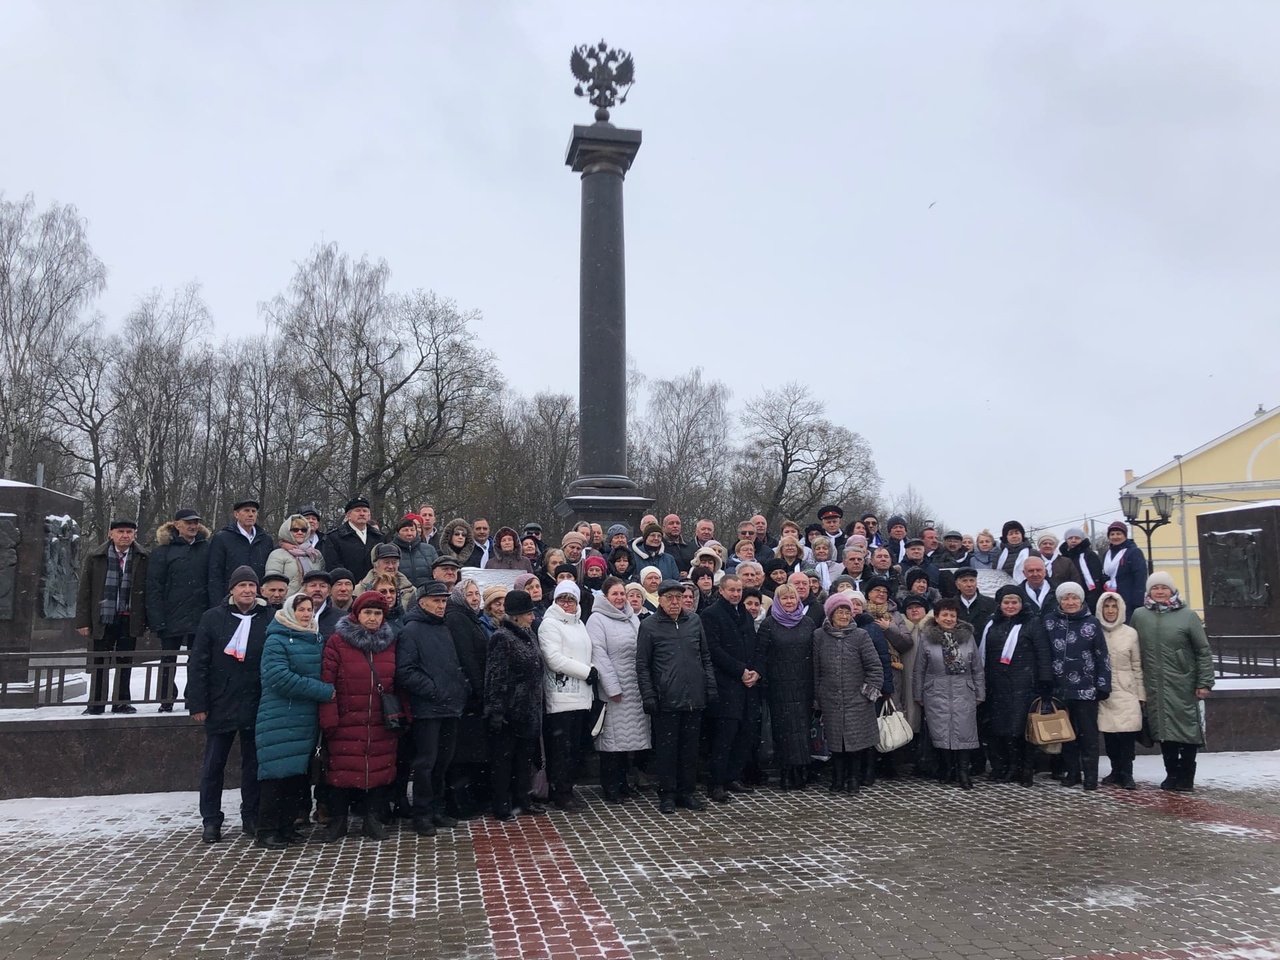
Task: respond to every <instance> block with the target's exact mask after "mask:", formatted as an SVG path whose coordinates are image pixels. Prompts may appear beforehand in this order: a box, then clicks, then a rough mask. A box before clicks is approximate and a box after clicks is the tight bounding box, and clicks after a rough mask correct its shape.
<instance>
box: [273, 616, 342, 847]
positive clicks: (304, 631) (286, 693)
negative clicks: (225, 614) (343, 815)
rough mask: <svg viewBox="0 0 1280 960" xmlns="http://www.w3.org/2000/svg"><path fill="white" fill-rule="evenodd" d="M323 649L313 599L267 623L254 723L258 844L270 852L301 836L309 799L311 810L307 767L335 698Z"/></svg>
mask: <svg viewBox="0 0 1280 960" xmlns="http://www.w3.org/2000/svg"><path fill="white" fill-rule="evenodd" d="M323 651H324V648H323V646H322V644H321V641H320V637H319V635H318V634H317V632H316V622H315V617H314V610H313V609H312V604H311V598H310V597H308V596H307V595H306V594H305V593H295V594H294V595H293V596H291V597H289V598H287V599H286V600H285V602H284V606H283V607H282V608H281V609H280V610H278V611H276V616H275V620H274V621H273V622H272V623H271V624H270V625H269V626H268V627H267V639H266V642H265V643H264V644H263V646H262V699H261V700H259V701H258V718H257V723H256V724H255V725H254V739H255V741H256V742H257V744H258V748H259V749H258V780H259V781H260V782H261V784H262V799H261V801H260V802H259V808H258V810H259V812H258V836H257V845H258V846H260V847H266V848H267V849H269V850H281V849H283V848H284V847H287V846H288V845H289V843H290V842H291V841H298V840H300V839H301V837H300V835H298V834H296V833H295V831H294V830H293V823H294V820H295V819H296V817H297V816H298V815H299V813H301V812H302V810H303V809H304V807H303V804H304V803H305V804H306V809H309V808H310V802H311V801H310V796H309V793H308V790H309V787H308V782H307V771H308V769H309V767H310V764H311V754H312V752H313V751H314V750H315V748H316V741H317V739H318V738H319V736H320V704H322V703H327V702H328V701H330V700H332V699H333V685H332V684H329V683H324V682H322V681H321V680H320V661H321V655H322V653H323Z"/></svg>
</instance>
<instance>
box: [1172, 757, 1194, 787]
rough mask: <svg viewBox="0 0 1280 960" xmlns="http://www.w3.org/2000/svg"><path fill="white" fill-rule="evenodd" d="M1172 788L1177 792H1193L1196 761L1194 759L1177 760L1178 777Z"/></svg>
mask: <svg viewBox="0 0 1280 960" xmlns="http://www.w3.org/2000/svg"><path fill="white" fill-rule="evenodd" d="M1173 789H1174V790H1175V791H1176V792H1178V793H1195V791H1196V762H1195V761H1194V760H1183V761H1179V763H1178V779H1177V781H1176V782H1175V783H1174V785H1173Z"/></svg>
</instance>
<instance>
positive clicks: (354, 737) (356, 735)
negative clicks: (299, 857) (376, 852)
mask: <svg viewBox="0 0 1280 960" xmlns="http://www.w3.org/2000/svg"><path fill="white" fill-rule="evenodd" d="M386 611H387V602H386V600H384V599H383V597H382V595H381V594H379V593H378V592H377V591H376V590H368V591H366V592H365V593H362V594H360V596H359V597H357V598H356V601H355V602H354V603H353V604H352V605H351V614H350V616H346V617H343V618H342V619H341V620H339V621H338V625H337V629H336V630H335V632H334V634H333V636H331V637H330V638H329V641H328V643H326V644H325V648H324V660H323V661H322V665H321V669H320V676H321V677H323V678H324V682H325V683H331V684H333V686H334V688H335V690H336V694H335V696H334V699H333V700H331V701H330V702H328V703H326V704H323V705H322V707H321V709H320V728H321V729H322V730H323V731H324V737H325V742H326V743H327V744H328V746H329V770H328V773H327V774H326V775H325V779H326V781H327V782H328V784H329V786H330V788H331V796H332V802H331V806H330V808H329V814H330V819H329V823H328V825H327V826H326V828H325V837H324V839H325V842H330V841H333V840H337V839H339V838H340V837H344V836H346V833H347V811H348V810H349V809H350V807H351V801H352V800H353V799H354V796H355V793H356V791H364V794H365V797H364V829H363V833H364V835H365V836H366V837H369V838H371V839H373V840H385V839H387V836H388V834H387V828H386V827H385V826H384V825H383V823H382V821H381V820H379V819H378V811H380V810H381V809H382V808H383V807H384V806H385V802H386V793H387V790H388V788H389V787H390V785H391V784H392V783H393V782H394V781H395V778H396V747H397V741H398V735H397V734H396V733H395V732H393V731H391V730H388V729H387V727H386V724H385V723H384V722H383V718H382V699H381V697H380V696H379V695H378V684H377V682H375V680H374V673H375V671H376V673H377V676H378V681H380V682H381V683H382V689H383V692H385V693H391V694H394V693H395V692H396V691H395V678H396V646H395V644H396V641H395V634H394V632H393V631H392V629H391V627H390V626H389V625H388V624H387V622H386Z"/></svg>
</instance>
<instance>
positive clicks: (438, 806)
mask: <svg viewBox="0 0 1280 960" xmlns="http://www.w3.org/2000/svg"><path fill="white" fill-rule="evenodd" d="M431 823H432V824H433V825H434V826H437V827H444V828H445V829H446V830H448V829H452V828H453V827H456V826H457V825H458V821H457V820H456V819H455V818H453V817H451V816H449V815H448V814H447V813H445V812H444V801H443V800H434V801H433V802H432V804H431Z"/></svg>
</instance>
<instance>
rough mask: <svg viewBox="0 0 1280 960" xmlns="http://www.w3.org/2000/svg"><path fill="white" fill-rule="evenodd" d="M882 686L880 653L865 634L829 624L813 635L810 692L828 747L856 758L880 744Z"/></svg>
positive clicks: (858, 628)
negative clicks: (878, 708)
mask: <svg viewBox="0 0 1280 960" xmlns="http://www.w3.org/2000/svg"><path fill="white" fill-rule="evenodd" d="M883 683H884V668H883V667H881V665H880V654H878V653H876V648H875V644H873V643H872V642H871V636H870V634H868V633H867V631H865V630H863V629H861V628H860V627H855V626H853V625H852V624H851V625H849V626H847V627H845V628H844V629H843V630H837V629H836V628H835V627H833V626H832V625H831V621H830V620H828V621H827V622H826V623H824V624H823V625H822V626H820V627H819V628H818V629H817V630H815V631H814V634H813V691H814V699H815V700H817V701H818V709H819V710H821V711H822V725H823V728H824V730H825V732H826V737H827V747H828V748H830V750H831V752H832V753H856V752H857V751H859V750H866V749H867V748H868V747H874V746H875V745H876V744H877V743H879V742H880V729H879V726H878V725H877V724H876V706H875V701H876V699H877V698H878V697H879V695H880V687H881V685H882V684H883Z"/></svg>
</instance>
